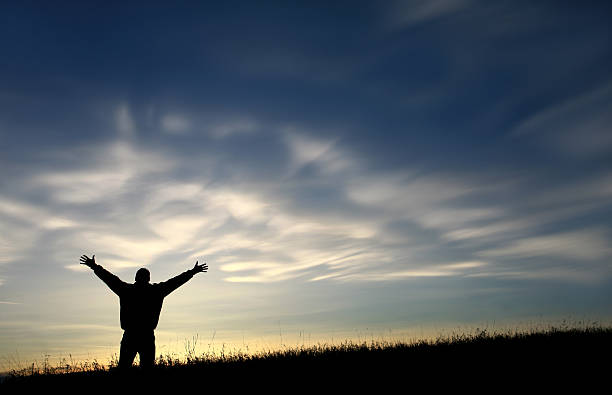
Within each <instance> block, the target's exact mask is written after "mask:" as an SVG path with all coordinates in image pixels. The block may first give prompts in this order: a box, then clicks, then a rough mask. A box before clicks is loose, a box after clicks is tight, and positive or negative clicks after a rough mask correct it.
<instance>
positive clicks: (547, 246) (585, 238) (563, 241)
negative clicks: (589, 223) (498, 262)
mask: <svg viewBox="0 0 612 395" xmlns="http://www.w3.org/2000/svg"><path fill="white" fill-rule="evenodd" d="M611 252H612V248H610V246H609V236H608V234H607V232H606V231H605V230H602V229H586V230H578V231H572V232H564V233H556V234H552V235H542V236H532V237H530V238H526V239H519V240H516V241H513V242H511V243H509V244H508V245H506V246H502V247H497V248H491V249H487V250H483V251H480V252H479V253H478V254H479V255H481V256H484V257H506V258H529V257H539V256H548V257H557V258H569V259H575V260H580V261H585V260H586V261H590V260H598V259H603V258H607V257H609V256H610V254H611Z"/></svg>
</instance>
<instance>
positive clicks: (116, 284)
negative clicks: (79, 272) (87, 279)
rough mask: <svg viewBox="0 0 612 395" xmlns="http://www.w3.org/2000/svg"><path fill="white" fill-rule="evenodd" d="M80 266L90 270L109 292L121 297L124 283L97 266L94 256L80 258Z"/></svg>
mask: <svg viewBox="0 0 612 395" xmlns="http://www.w3.org/2000/svg"><path fill="white" fill-rule="evenodd" d="M81 264H82V265H85V266H88V267H89V268H91V269H92V270H93V271H94V273H95V274H96V276H98V277H99V278H100V280H102V281H104V283H105V284H106V285H108V287H109V288H110V289H111V291H113V292H114V293H116V294H117V295H119V296H121V291H122V290H123V289H124V287H125V285H126V283H124V282H123V281H121V280H120V279H119V277H117V276H115V275H114V274H113V273H111V272H109V271H108V270H106V269H105V268H103V267H102V266H100V265H98V264H97V263H96V256H95V255H93V256H92V257H91V258H89V257H87V255H83V256H81Z"/></svg>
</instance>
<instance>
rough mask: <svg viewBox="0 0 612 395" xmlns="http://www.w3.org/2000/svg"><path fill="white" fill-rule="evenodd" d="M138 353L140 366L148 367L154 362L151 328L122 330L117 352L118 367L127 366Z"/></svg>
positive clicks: (153, 341) (153, 337)
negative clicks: (145, 329)
mask: <svg viewBox="0 0 612 395" xmlns="http://www.w3.org/2000/svg"><path fill="white" fill-rule="evenodd" d="M136 353H138V354H139V355H140V367H141V368H150V367H152V366H153V363H154V362H155V334H154V333H153V330H152V329H151V330H147V331H130V330H126V331H125V332H123V338H122V339H121V350H120V352H119V368H129V367H131V366H132V363H133V362H134V358H136Z"/></svg>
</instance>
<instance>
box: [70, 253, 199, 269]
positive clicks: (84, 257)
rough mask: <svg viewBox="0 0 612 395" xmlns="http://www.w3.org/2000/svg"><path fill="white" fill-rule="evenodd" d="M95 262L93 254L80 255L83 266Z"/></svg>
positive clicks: (91, 264) (90, 265) (91, 266)
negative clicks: (89, 255)
mask: <svg viewBox="0 0 612 395" xmlns="http://www.w3.org/2000/svg"><path fill="white" fill-rule="evenodd" d="M95 264H96V256H95V255H92V256H91V258H89V257H88V256H87V255H81V265H85V266H89V267H90V268H93V265H95ZM196 264H197V262H196Z"/></svg>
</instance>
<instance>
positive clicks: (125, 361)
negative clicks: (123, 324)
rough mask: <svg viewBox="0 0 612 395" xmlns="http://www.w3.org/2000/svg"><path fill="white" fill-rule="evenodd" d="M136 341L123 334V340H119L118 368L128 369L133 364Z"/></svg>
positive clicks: (125, 333)
mask: <svg viewBox="0 0 612 395" xmlns="http://www.w3.org/2000/svg"><path fill="white" fill-rule="evenodd" d="M136 340H137V339H134V338H133V336H131V335H130V334H128V333H127V331H126V332H123V338H122V339H121V349H120V351H119V368H120V369H129V368H130V367H132V363H134V358H136V351H137V344H138V343H137V341H136Z"/></svg>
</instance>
